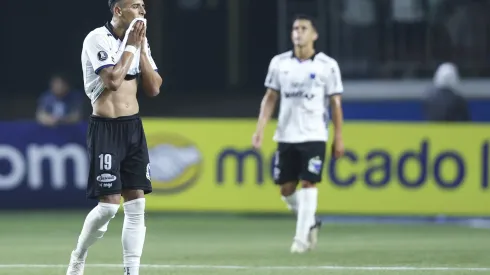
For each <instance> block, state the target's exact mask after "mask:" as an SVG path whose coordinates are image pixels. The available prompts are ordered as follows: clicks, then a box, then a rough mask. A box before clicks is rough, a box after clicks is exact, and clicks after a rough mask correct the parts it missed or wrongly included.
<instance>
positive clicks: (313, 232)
mask: <svg viewBox="0 0 490 275" xmlns="http://www.w3.org/2000/svg"><path fill="white" fill-rule="evenodd" d="M321 227H322V221H321V220H319V219H317V220H316V222H315V224H314V225H313V226H312V227H311V228H310V233H309V234H308V242H309V243H310V249H315V247H316V245H317V244H318V232H319V231H320V228H321Z"/></svg>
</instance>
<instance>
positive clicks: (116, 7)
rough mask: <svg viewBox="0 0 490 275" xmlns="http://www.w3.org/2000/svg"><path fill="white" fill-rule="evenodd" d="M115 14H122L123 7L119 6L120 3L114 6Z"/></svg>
mask: <svg viewBox="0 0 490 275" xmlns="http://www.w3.org/2000/svg"><path fill="white" fill-rule="evenodd" d="M114 14H115V15H117V16H122V9H121V7H119V5H116V6H115V7H114Z"/></svg>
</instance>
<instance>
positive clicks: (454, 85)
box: [424, 63, 471, 122]
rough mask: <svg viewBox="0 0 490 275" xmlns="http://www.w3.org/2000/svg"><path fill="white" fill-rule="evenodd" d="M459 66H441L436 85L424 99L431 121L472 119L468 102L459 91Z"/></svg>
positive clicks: (426, 115) (436, 74)
mask: <svg viewBox="0 0 490 275" xmlns="http://www.w3.org/2000/svg"><path fill="white" fill-rule="evenodd" d="M459 82H460V79H459V73H458V68H457V67H456V66H455V65H454V64H452V63H444V64H442V65H440V66H439V68H438V69H437V71H436V73H435V75H434V86H433V87H431V88H430V89H429V90H428V95H427V97H426V98H425V99H424V112H425V117H426V119H427V120H429V121H439V122H441V121H452V122H461V121H470V120H471V118H470V113H469V110H468V104H467V102H466V100H465V98H464V97H463V96H461V95H460V91H459V88H458V87H459Z"/></svg>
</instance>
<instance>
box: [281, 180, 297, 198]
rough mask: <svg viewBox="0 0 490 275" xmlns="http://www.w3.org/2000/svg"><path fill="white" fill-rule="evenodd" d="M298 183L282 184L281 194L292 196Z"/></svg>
mask: <svg viewBox="0 0 490 275" xmlns="http://www.w3.org/2000/svg"><path fill="white" fill-rule="evenodd" d="M296 185H297V184H296V183H294V182H288V183H285V184H283V185H281V195H282V196H284V197H289V196H291V195H292V194H293V193H294V192H295V191H296Z"/></svg>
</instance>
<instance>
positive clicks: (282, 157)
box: [274, 141, 326, 185]
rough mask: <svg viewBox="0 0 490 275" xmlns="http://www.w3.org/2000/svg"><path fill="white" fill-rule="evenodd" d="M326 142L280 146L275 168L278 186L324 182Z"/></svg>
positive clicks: (281, 144)
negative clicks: (302, 181)
mask: <svg viewBox="0 0 490 275" xmlns="http://www.w3.org/2000/svg"><path fill="white" fill-rule="evenodd" d="M325 149H326V142H321V141H312V142H304V143H282V142H280V143H279V144H278V148H277V152H276V160H275V166H274V180H275V182H276V184H279V185H281V184H284V183H287V182H297V181H299V180H306V181H309V182H311V183H318V182H321V181H322V173H323V167H324V162H325Z"/></svg>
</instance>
